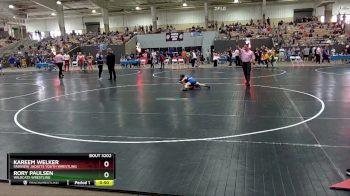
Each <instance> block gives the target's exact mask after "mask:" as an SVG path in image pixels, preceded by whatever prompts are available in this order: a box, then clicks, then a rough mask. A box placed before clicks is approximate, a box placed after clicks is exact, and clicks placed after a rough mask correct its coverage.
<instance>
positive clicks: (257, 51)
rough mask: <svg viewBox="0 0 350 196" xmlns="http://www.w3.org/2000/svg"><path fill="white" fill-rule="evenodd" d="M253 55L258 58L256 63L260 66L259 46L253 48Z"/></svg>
mask: <svg viewBox="0 0 350 196" xmlns="http://www.w3.org/2000/svg"><path fill="white" fill-rule="evenodd" d="M254 55H255V58H256V59H257V60H258V65H259V66H260V65H261V52H260V49H259V48H256V49H255V52H254Z"/></svg>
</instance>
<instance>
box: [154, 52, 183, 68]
mask: <svg viewBox="0 0 350 196" xmlns="http://www.w3.org/2000/svg"><path fill="white" fill-rule="evenodd" d="M159 61H160V69H164V61H165V56H164V54H163V52H162V53H161V54H160V56H159ZM185 61H186V59H184V62H185Z"/></svg>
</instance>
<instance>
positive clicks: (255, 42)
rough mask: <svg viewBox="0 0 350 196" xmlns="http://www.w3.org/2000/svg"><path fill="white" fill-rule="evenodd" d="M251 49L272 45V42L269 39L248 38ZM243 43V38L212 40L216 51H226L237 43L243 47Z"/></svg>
mask: <svg viewBox="0 0 350 196" xmlns="http://www.w3.org/2000/svg"><path fill="white" fill-rule="evenodd" d="M250 43H251V46H252V49H254V48H260V47H261V46H266V47H268V48H272V47H273V42H272V40H271V39H268V38H267V39H251V40H250ZM244 44H245V41H244V40H238V41H236V40H215V41H214V50H215V51H217V52H224V51H227V50H228V49H229V48H230V47H231V48H232V49H235V48H236V46H237V45H239V46H240V47H243V45H244Z"/></svg>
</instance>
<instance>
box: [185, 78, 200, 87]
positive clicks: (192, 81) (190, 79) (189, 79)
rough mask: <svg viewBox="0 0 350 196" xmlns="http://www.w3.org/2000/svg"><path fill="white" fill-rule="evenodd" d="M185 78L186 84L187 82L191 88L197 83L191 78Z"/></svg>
mask: <svg viewBox="0 0 350 196" xmlns="http://www.w3.org/2000/svg"><path fill="white" fill-rule="evenodd" d="M186 78H187V82H189V83H190V84H191V85H192V86H194V85H196V84H197V81H196V80H195V79H194V78H192V76H186Z"/></svg>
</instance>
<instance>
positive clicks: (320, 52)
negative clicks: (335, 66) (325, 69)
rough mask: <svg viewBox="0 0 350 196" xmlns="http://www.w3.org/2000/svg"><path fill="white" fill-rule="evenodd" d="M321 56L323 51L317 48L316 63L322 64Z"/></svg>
mask: <svg viewBox="0 0 350 196" xmlns="http://www.w3.org/2000/svg"><path fill="white" fill-rule="evenodd" d="M321 54H322V49H321V48H320V47H317V48H316V51H315V56H316V63H318V64H321Z"/></svg>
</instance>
